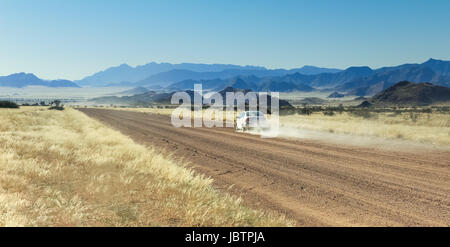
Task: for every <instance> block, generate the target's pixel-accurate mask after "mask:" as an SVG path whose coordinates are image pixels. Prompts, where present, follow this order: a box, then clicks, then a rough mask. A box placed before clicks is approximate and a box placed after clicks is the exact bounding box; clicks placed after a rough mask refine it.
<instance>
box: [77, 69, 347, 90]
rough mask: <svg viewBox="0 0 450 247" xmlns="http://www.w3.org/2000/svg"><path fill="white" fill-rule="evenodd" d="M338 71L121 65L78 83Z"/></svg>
mask: <svg viewBox="0 0 450 247" xmlns="http://www.w3.org/2000/svg"><path fill="white" fill-rule="evenodd" d="M340 71H341V70H339V69H328V68H319V67H315V66H303V67H302V68H298V69H290V70H286V69H267V68H265V67H261V66H251V65H246V66H241V65H232V64H194V63H181V64H170V63H149V64H146V65H142V66H137V67H135V68H133V67H131V66H129V65H127V64H122V65H120V66H116V67H110V68H108V69H106V70H104V71H100V72H97V73H95V74H93V75H90V76H87V77H85V78H83V79H81V80H78V81H75V82H76V83H79V84H80V85H83V86H105V85H109V86H117V85H120V86H143V85H153V84H158V83H168V82H169V83H174V82H178V81H182V80H188V79H195V80H210V79H220V78H221V79H224V78H227V77H233V76H237V75H255V76H260V77H263V76H282V75H286V74H291V73H296V72H299V73H303V74H307V75H310V74H320V73H337V72H340Z"/></svg>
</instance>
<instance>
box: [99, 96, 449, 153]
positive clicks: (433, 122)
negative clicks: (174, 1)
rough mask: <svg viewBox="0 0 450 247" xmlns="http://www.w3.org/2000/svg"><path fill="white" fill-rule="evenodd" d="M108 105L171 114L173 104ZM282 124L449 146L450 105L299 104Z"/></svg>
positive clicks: (288, 112) (284, 116) (283, 115)
mask: <svg viewBox="0 0 450 247" xmlns="http://www.w3.org/2000/svg"><path fill="white" fill-rule="evenodd" d="M106 108H108V109H116V110H126V111H137V112H147V113H155V114H162V115H170V114H171V113H172V111H173V108H171V107H164V106H158V107H148V108H132V107H128V108H127V107H123V108H114V107H106ZM280 125H281V126H288V127H295V128H299V129H307V130H316V131H323V132H331V133H339V134H348V135H357V136H368V137H381V138H386V139H401V140H408V141H413V142H419V143H428V144H434V145H448V146H450V106H448V105H436V106H427V107H384V108H360V107H355V106H343V105H338V106H308V105H306V104H304V105H303V106H297V107H296V108H295V109H294V110H290V111H287V112H282V113H281V114H280Z"/></svg>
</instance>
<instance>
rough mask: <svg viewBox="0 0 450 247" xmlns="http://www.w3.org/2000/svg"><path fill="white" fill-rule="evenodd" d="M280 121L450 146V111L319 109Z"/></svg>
mask: <svg viewBox="0 0 450 247" xmlns="http://www.w3.org/2000/svg"><path fill="white" fill-rule="evenodd" d="M280 124H281V126H289V127H295V128H299V129H302V128H303V129H309V130H317V131H324V132H331V133H342V134H350V135H357V136H376V137H381V138H386V139H402V140H408V141H414V142H420V143H430V144H435V145H450V114H442V113H400V114H398V113H389V112H378V113H370V115H368V116H356V115H353V114H351V113H348V112H343V113H340V114H339V113H336V114H333V115H332V116H330V115H326V114H323V113H322V112H315V113H313V114H311V115H298V114H296V115H289V116H281V117H280Z"/></svg>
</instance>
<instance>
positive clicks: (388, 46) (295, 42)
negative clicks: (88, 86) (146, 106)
mask: <svg viewBox="0 0 450 247" xmlns="http://www.w3.org/2000/svg"><path fill="white" fill-rule="evenodd" d="M448 13H450V1H448V0H434V1H414V0H409V1H407V0H390V1H383V0H382V1H380V0H378V1H376V0H372V1H369V0H354V1H346V0H340V1H320V0H319V1H301V0H293V1H288V0H285V1H283V0H278V1H269V0H267V1H265V0H259V1H256V0H247V1H245V0H241V1H234V0H227V1H226V0H224V1H219V0H216V1H214V0H209V1H206V0H205V1H203V0H183V1H181V0H179V1H177V0H161V1H151V0H141V1H139V0H136V1H133V0H131V1H118V0H98V1H95V0H90V1H87V0H77V1H71V0H60V1H56V0H52V1H50V0H28V1H25V0H0V75H7V74H11V73H15V72H22V71H23V72H30V73H35V74H36V75H38V76H39V77H42V78H45V79H57V78H65V79H72V80H75V79H81V78H82V77H84V76H87V75H89V74H92V73H94V72H97V71H99V70H103V69H105V68H107V67H110V66H116V65H119V64H122V63H128V64H130V65H132V66H136V65H140V64H145V63H148V62H151V61H155V62H170V63H180V62H193V63H232V64H242V65H246V64H250V65H262V66H266V67H268V68H294V67H301V66H303V65H316V66H322V67H335V68H346V67H348V66H353V65H369V66H371V67H373V68H377V67H381V66H385V65H386V66H387V65H397V64H402V63H412V62H424V61H425V60H427V59H428V58H430V57H433V58H437V59H444V60H450V31H449V26H450V15H449V14H448Z"/></svg>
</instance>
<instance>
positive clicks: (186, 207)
mask: <svg viewBox="0 0 450 247" xmlns="http://www.w3.org/2000/svg"><path fill="white" fill-rule="evenodd" d="M0 117H1V119H2V121H1V122H0V226H285V225H290V222H289V221H287V220H285V219H284V218H283V217H279V216H278V215H271V214H270V215H269V214H266V213H263V212H261V211H257V210H252V209H249V208H246V207H244V206H243V205H242V203H241V200H240V199H238V198H235V197H232V196H230V195H228V194H226V193H222V192H219V191H217V190H215V189H214V188H213V187H212V180H211V179H208V178H205V177H203V176H199V175H195V174H194V173H193V172H192V171H191V170H189V169H187V168H185V167H184V166H183V164H180V163H179V162H177V161H174V160H173V159H171V158H170V155H168V154H164V153H160V152H158V151H157V150H151V149H148V148H146V147H144V146H141V145H138V144H136V143H134V142H133V141H132V140H131V139H130V138H128V137H126V136H124V135H122V134H120V133H119V132H117V131H114V130H112V129H110V128H107V127H105V126H104V125H102V124H101V123H99V122H97V121H95V120H92V119H90V118H88V117H87V116H85V115H84V114H82V113H80V112H78V111H76V110H73V109H66V110H65V111H49V110H47V109H46V108H40V107H22V108H21V109H15V110H12V109H7V110H6V109H3V110H0Z"/></svg>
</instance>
